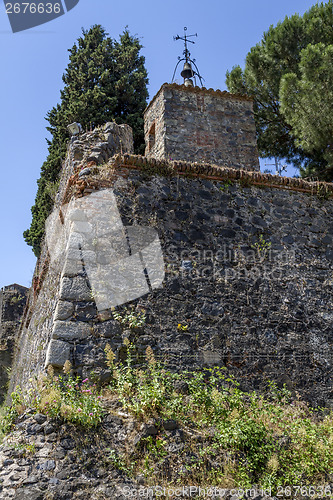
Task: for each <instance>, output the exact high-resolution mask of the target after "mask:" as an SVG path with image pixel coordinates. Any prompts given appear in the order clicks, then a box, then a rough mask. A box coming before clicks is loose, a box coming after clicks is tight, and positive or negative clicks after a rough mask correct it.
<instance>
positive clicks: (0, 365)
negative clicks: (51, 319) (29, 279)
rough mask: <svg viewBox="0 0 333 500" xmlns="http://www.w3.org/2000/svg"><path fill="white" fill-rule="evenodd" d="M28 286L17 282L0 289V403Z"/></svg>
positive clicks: (4, 389) (6, 382) (5, 386)
mask: <svg viewBox="0 0 333 500" xmlns="http://www.w3.org/2000/svg"><path fill="white" fill-rule="evenodd" d="M27 292H28V288H25V287H24V286H20V285H17V284H13V285H9V286H6V287H4V288H3V289H2V290H0V403H2V401H3V398H4V396H5V394H6V392H7V384H8V381H9V371H10V367H11V364H12V360H13V355H14V347H15V339H16V336H17V331H18V329H19V326H20V320H21V316H22V313H23V309H24V306H25V303H26V298H27Z"/></svg>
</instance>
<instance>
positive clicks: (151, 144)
mask: <svg viewBox="0 0 333 500" xmlns="http://www.w3.org/2000/svg"><path fill="white" fill-rule="evenodd" d="M148 142H149V151H151V150H152V148H153V147H154V144H155V122H154V123H153V124H152V126H151V127H150V129H149V133H148Z"/></svg>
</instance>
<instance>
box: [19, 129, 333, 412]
mask: <svg viewBox="0 0 333 500" xmlns="http://www.w3.org/2000/svg"><path fill="white" fill-rule="evenodd" d="M101 133H103V131H95V132H94V133H91V134H87V135H84V136H82V137H81V138H80V139H79V141H73V142H72V144H71V147H70V150H69V153H68V159H67V163H66V167H65V169H64V175H65V176H68V175H70V176H71V177H70V179H69V181H66V180H65V178H64V179H63V180H62V181H61V186H63V188H62V191H61V192H62V200H63V201H64V202H68V201H69V199H70V197H71V196H78V197H82V196H89V195H90V193H92V192H93V191H95V190H98V189H103V188H110V187H112V189H113V193H114V194H115V196H116V198H117V204H118V209H119V212H120V214H121V218H122V222H123V224H124V225H125V226H130V225H136V224H138V225H140V226H152V227H154V228H155V229H156V230H157V232H158V234H159V238H160V241H161V243H162V247H163V255H164V260H165V270H166V277H165V280H164V283H163V287H162V288H160V289H158V290H154V291H153V292H151V293H149V294H147V295H146V296H144V297H141V298H139V299H137V300H135V301H133V302H132V303H131V304H130V305H131V306H133V307H135V308H136V309H137V310H138V311H141V310H142V309H143V310H145V312H146V318H147V319H146V323H145V325H144V326H143V327H142V328H139V329H133V330H129V329H126V328H125V327H123V326H121V325H120V323H118V322H117V321H116V320H115V319H113V317H112V312H111V311H109V312H106V314H104V315H99V314H98V313H97V309H96V305H95V302H94V300H93V297H92V294H91V289H90V284H89V280H88V279H87V275H86V274H85V273H84V269H82V272H80V273H78V274H77V275H76V276H72V275H71V276H66V275H63V276H59V275H57V274H56V272H55V270H53V269H52V266H51V267H49V268H48V270H47V271H46V272H45V271H43V269H45V266H43V262H42V261H40V263H39V270H40V275H41V276H42V279H40V282H39V285H40V286H39V289H38V290H37V291H36V293H35V296H33V295H31V297H30V305H29V307H28V309H27V312H26V315H25V320H24V321H25V322H24V327H23V329H22V332H21V336H20V339H19V343H20V349H19V350H18V351H17V355H16V360H15V366H14V367H13V374H14V376H13V378H12V381H11V384H12V386H14V385H15V384H16V383H19V384H21V385H24V386H26V385H28V380H29V378H30V377H31V376H33V375H34V374H36V373H37V372H38V371H42V370H43V369H44V366H45V361H46V356H48V362H51V363H52V364H54V366H55V367H58V368H60V367H61V365H62V363H64V361H65V359H66V358H69V359H70V361H71V363H72V364H73V367H74V369H75V370H76V371H77V373H79V374H81V375H82V376H84V377H85V376H86V375H89V374H90V373H91V372H95V374H96V375H98V376H99V377H100V378H101V379H102V380H104V381H106V380H107V379H108V377H109V373H108V370H107V369H106V365H105V355H104V348H105V346H106V344H107V343H109V344H110V345H111V346H112V348H113V350H114V351H115V352H116V354H117V357H118V358H121V357H122V355H123V354H122V353H123V347H122V346H123V339H124V337H129V338H130V339H131V340H132V341H133V342H134V343H135V345H136V346H137V351H138V353H139V354H140V353H143V352H144V350H145V349H146V347H147V345H151V346H152V347H153V349H154V351H155V353H156V355H157V356H158V357H160V358H162V359H165V360H166V362H167V363H168V364H169V366H170V367H173V368H174V369H179V368H200V367H202V366H212V365H215V364H218V365H221V366H225V367H226V368H227V369H228V370H229V371H230V372H231V373H234V374H235V375H236V377H237V378H238V379H239V380H240V381H241V384H242V388H244V389H253V388H258V389H262V388H263V387H264V386H265V383H266V382H267V380H268V379H271V380H275V381H277V382H278V383H286V384H287V385H288V387H290V388H291V389H292V390H294V391H296V390H297V391H298V392H299V393H300V394H301V396H302V397H304V398H306V399H308V400H309V401H311V402H312V403H313V404H325V405H329V406H332V405H333V394H332V339H333V314H332V300H333V274H332V271H333V266H332V262H333V251H332V243H333V204H332V195H333V187H332V186H331V185H330V184H325V183H309V182H306V181H303V180H301V179H287V178H281V177H278V176H272V175H268V174H265V175H264V174H260V173H259V172H256V173H253V172H247V171H244V170H239V169H238V170H237V169H236V170H233V169H230V168H229V169H228V168H222V167H212V166H211V165H204V164H202V165H201V164H190V163H186V162H175V161H167V160H161V161H157V160H155V159H147V158H144V157H140V156H134V155H130V154H125V155H117V156H115V157H113V158H112V159H111V160H110V161H109V163H105V161H106V160H107V154H106V155H105V157H101V158H100V157H99V156H98V155H99V153H100V152H102V151H103V149H102V148H104V146H102V145H100V146H97V144H103V142H102V143H101V142H100V140H101V139H100V134H101ZM92 149H95V153H94V154H96V155H97V156H98V163H102V162H104V163H103V164H102V165H100V166H96V163H97V161H96V160H95V161H94V160H92V159H91V150H92ZM74 152H75V155H76V158H81V159H77V160H74V159H73V155H74ZM87 165H88V166H87ZM67 179H68V177H67ZM60 206H61V200H60V195H59V199H58V207H57V209H59V207H60ZM43 259H44V262H45V261H46V260H47V256H46V254H45V255H44V257H43ZM43 273H44V274H43ZM35 277H36V278H38V277H39V272H38V271H37V272H36V276H35ZM128 306H129V305H128V304H127V305H125V306H121V307H119V309H120V311H122V310H124V308H125V307H128ZM179 324H181V325H184V326H187V328H185V329H183V330H181V329H179V328H178V325H179Z"/></svg>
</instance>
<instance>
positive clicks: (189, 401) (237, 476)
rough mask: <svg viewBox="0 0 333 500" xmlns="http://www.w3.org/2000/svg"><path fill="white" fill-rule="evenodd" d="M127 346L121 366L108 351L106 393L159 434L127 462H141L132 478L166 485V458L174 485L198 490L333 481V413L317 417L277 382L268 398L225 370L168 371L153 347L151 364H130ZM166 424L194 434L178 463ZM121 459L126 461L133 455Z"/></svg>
mask: <svg viewBox="0 0 333 500" xmlns="http://www.w3.org/2000/svg"><path fill="white" fill-rule="evenodd" d="M125 347H126V349H127V353H128V355H127V359H126V362H125V363H124V364H123V363H122V362H115V359H116V358H115V354H114V353H113V352H112V349H111V348H110V346H107V348H106V355H107V364H108V366H109V368H110V370H111V372H112V381H111V384H110V387H109V390H110V391H111V393H112V395H113V397H114V396H117V397H118V398H119V400H120V401H121V403H122V407H123V409H125V410H127V411H128V412H129V413H131V414H132V415H133V416H135V417H136V418H138V419H140V420H143V421H146V422H148V423H149V422H151V421H153V422H154V425H155V428H156V433H155V434H154V435H150V436H146V437H145V436H143V437H142V438H141V440H140V441H139V444H138V445H137V449H136V452H135V453H136V454H134V455H131V457H130V459H131V460H133V459H134V460H136V463H137V466H136V470H135V471H132V473H134V475H138V474H139V475H143V476H144V477H146V478H148V479H152V481H153V480H154V481H155V482H153V483H152V484H156V481H158V480H165V478H164V479H163V478H162V476H161V478H159V477H157V472H156V463H157V462H160V463H164V462H163V461H164V460H166V461H167V463H168V467H169V469H168V470H169V474H171V476H170V477H171V479H170V481H171V482H172V481H180V480H181V479H182V480H183V481H184V480H185V478H186V482H187V483H188V484H193V485H196V484H198V485H200V486H206V485H207V486H208V485H209V486H219V487H226V486H225V485H229V486H228V487H231V488H233V487H241V488H250V487H251V486H252V485H253V484H256V485H259V486H260V487H261V488H270V489H271V491H272V493H273V494H276V493H277V492H278V491H279V488H280V489H281V488H282V487H287V486H288V485H295V486H296V485H297V486H302V485H303V486H304V485H318V488H319V486H324V485H327V484H328V481H330V480H333V469H332V463H333V412H328V413H327V412H326V416H322V415H321V416H320V411H318V410H315V409H311V408H309V407H308V405H307V404H305V403H304V402H300V401H292V400H291V394H290V392H289V391H288V390H287V389H286V387H283V388H282V389H279V388H278V387H277V385H276V384H275V383H274V382H270V383H269V384H268V388H267V392H266V395H265V397H264V396H261V395H258V394H257V393H255V392H253V393H245V392H243V391H241V390H240V389H239V384H238V382H237V381H236V380H235V379H234V378H233V377H231V376H228V373H227V370H226V369H225V368H219V367H215V368H211V369H206V370H202V371H200V372H189V371H186V372H181V373H170V372H169V371H168V370H167V369H166V368H165V367H164V366H163V365H162V364H161V363H159V362H158V361H157V360H156V359H155V357H154V353H153V350H152V349H151V348H150V347H148V348H147V350H146V362H147V364H146V366H140V367H138V366H137V365H136V366H133V363H132V361H133V360H134V356H133V353H134V351H135V347H134V345H132V344H131V343H130V342H129V341H128V339H126V345H125ZM185 386H186V390H183V389H184V387H185ZM180 387H182V389H181V390H180V389H179V388H180ZM166 421H173V422H174V423H175V424H174V426H175V427H176V428H177V429H179V432H180V435H184V434H186V435H187V436H192V438H191V437H190V438H187V439H182V441H181V443H182V444H181V447H180V451H179V453H177V454H176V457H175V458H173V460H174V463H173V464H170V461H171V460H172V459H171V458H170V448H169V443H168V440H169V439H170V433H168V432H165V430H164V424H163V422H166ZM175 432H176V431H175ZM198 438H199V439H198ZM166 456H167V457H169V458H165V457H166ZM122 460H123V461H124V462H126V463H127V462H128V461H129V457H122ZM172 470H174V471H176V472H175V476H174V477H173V476H172ZM179 470H181V471H182V472H181V473H180V472H179ZM182 474H184V477H182ZM170 484H171V483H170ZM181 484H182V483H181Z"/></svg>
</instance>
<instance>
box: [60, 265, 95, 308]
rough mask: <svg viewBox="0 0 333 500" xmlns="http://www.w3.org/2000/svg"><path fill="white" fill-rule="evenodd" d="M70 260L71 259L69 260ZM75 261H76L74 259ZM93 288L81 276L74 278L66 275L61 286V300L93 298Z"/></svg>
mask: <svg viewBox="0 0 333 500" xmlns="http://www.w3.org/2000/svg"><path fill="white" fill-rule="evenodd" d="M69 262H70V261H69ZM73 262H74V261H73ZM91 298H92V297H91V290H90V289H89V287H88V285H87V281H86V280H85V279H84V278H83V277H81V276H75V277H74V278H69V277H64V278H63V279H62V282H61V287H60V299H61V300H75V301H83V300H91Z"/></svg>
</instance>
